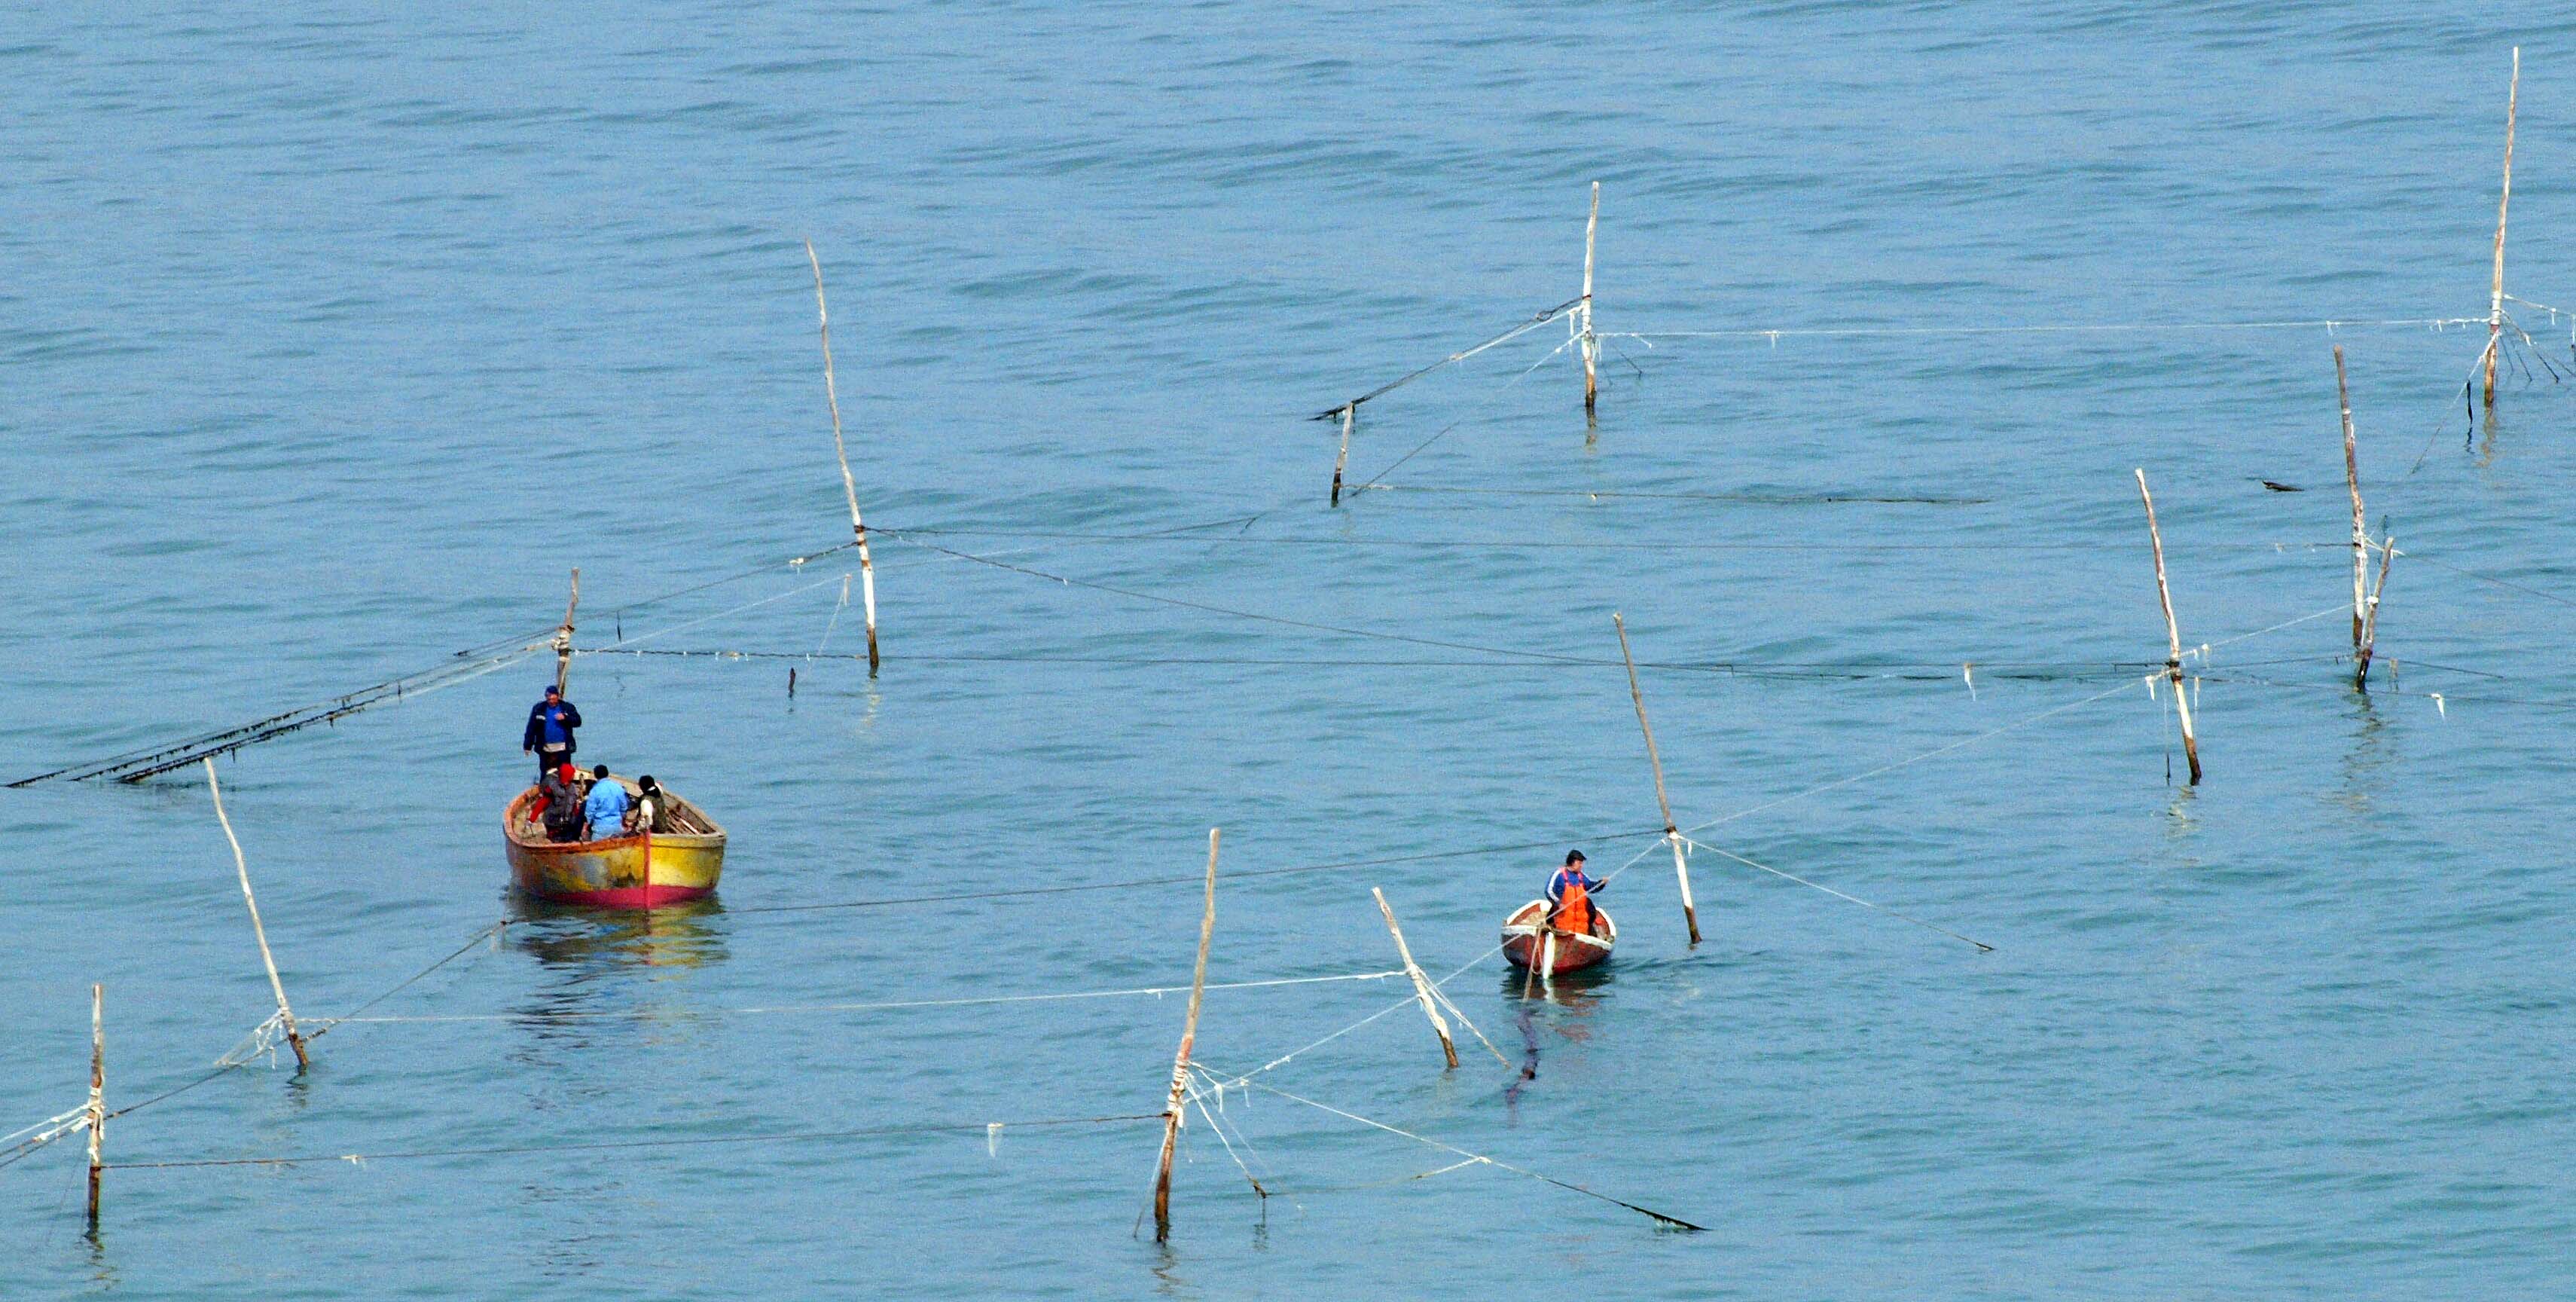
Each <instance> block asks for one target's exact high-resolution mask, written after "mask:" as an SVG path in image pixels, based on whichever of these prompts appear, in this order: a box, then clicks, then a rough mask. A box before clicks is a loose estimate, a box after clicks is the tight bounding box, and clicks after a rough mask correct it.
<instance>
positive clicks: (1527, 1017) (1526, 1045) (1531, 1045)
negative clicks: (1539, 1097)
mask: <svg viewBox="0 0 2576 1302" xmlns="http://www.w3.org/2000/svg"><path fill="white" fill-rule="evenodd" d="M1520 1027H1521V1075H1520V1079H1518V1080H1516V1081H1513V1082H1512V1083H1511V1084H1510V1085H1509V1086H1508V1087H1506V1088H1505V1089H1504V1090H1503V1102H1505V1103H1508V1104H1513V1105H1515V1106H1517V1105H1518V1104H1519V1103H1520V1101H1521V1091H1522V1090H1524V1089H1527V1088H1528V1087H1529V1083H1530V1082H1531V1081H1534V1080H1537V1079H1538V1009H1537V1008H1536V1007H1535V1006H1534V1005H1531V1004H1526V1003H1525V1004H1522V1005H1521V1011H1520Z"/></svg>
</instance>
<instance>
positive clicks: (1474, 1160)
mask: <svg viewBox="0 0 2576 1302" xmlns="http://www.w3.org/2000/svg"><path fill="white" fill-rule="evenodd" d="M1234 1079H1235V1082H1236V1083H1237V1084H1242V1085H1246V1086H1249V1087H1250V1088H1253V1089H1259V1090H1267V1091H1269V1092H1270V1093H1272V1094H1276V1095H1278V1096H1279V1097H1281V1098H1283V1099H1287V1100H1288V1101H1290V1102H1292V1103H1303V1104H1305V1105H1306V1106H1307V1107H1310V1108H1315V1109H1317V1110H1319V1111H1323V1112H1329V1113H1331V1114H1333V1115H1334V1116H1337V1117H1340V1118H1342V1119H1344V1120H1346V1121H1356V1122H1358V1123H1360V1124H1361V1125H1363V1126H1368V1127H1371V1128H1373V1129H1377V1130H1383V1131H1385V1132H1386V1133H1388V1134H1390V1135H1399V1136H1402V1137H1403V1138H1406V1139H1410V1140H1412V1141H1413V1142H1415V1143H1417V1144H1424V1145H1428V1146H1429V1147H1432V1148H1437V1149H1440V1150H1441V1151H1443V1152H1448V1153H1455V1154H1457V1155H1458V1156H1459V1157H1462V1158H1465V1159H1467V1160H1466V1162H1462V1163H1459V1164H1458V1165H1460V1166H1463V1165H1469V1164H1481V1165H1484V1166H1491V1167H1495V1168H1498V1169H1500V1170H1504V1171H1509V1172H1511V1173H1512V1174H1514V1175H1518V1176H1525V1177H1527V1178H1529V1179H1532V1180H1537V1181H1540V1182H1542V1183H1545V1184H1552V1185H1555V1186H1556V1187H1557V1188H1560V1189H1570V1190H1572V1191H1574V1192H1575V1193H1579V1194H1582V1195H1584V1196H1585V1197H1587V1198H1597V1199H1600V1200H1601V1201H1603V1202H1606V1203H1615V1204H1617V1205H1618V1206H1621V1207H1625V1208H1627V1209H1628V1210H1629V1211H1632V1212H1638V1213H1642V1214H1644V1215H1646V1216H1651V1217H1653V1218H1654V1219H1655V1220H1657V1221H1659V1222H1661V1223H1663V1224H1666V1225H1671V1226H1675V1227H1677V1228H1680V1229H1685V1230H1704V1229H1706V1228H1707V1227H1706V1226H1702V1225H1694V1224H1692V1223H1691V1222H1689V1221H1685V1220H1683V1219H1681V1218H1680V1217H1678V1216H1667V1215H1665V1214H1664V1213H1662V1212H1659V1211H1655V1210H1653V1209H1651V1208H1646V1207H1640V1206H1638V1205H1637V1204H1635V1203H1632V1202H1628V1201H1626V1200H1625V1199H1620V1198H1613V1197H1611V1196H1610V1195H1608V1194H1605V1193H1598V1192H1595V1191H1593V1190H1591V1189H1587V1188H1584V1187H1583V1186H1582V1185H1579V1184H1575V1183H1572V1182H1571V1181H1566V1180H1559V1179H1557V1178H1556V1177H1555V1176H1552V1175H1545V1174H1542V1173H1540V1172H1537V1171H1533V1170H1531V1169H1529V1168H1528V1167H1525V1166H1515V1165H1513V1164H1511V1163H1509V1162H1506V1161H1503V1160H1502V1159H1501V1158H1497V1157H1490V1156H1488V1155H1486V1154H1483V1153H1477V1152H1471V1151H1469V1150H1467V1149H1464V1148H1460V1147H1458V1146H1457V1145H1456V1144H1452V1143H1449V1142H1447V1141H1446V1140H1439V1139H1433V1138H1432V1137H1430V1136H1429V1135H1424V1134H1417V1133H1415V1132H1413V1131H1410V1130H1406V1129H1404V1128H1402V1127H1400V1126H1390V1125H1388V1124H1387V1123H1385V1122H1383V1121H1378V1120H1375V1119H1372V1118H1369V1117H1364V1116H1361V1115H1360V1114H1358V1113H1356V1112H1352V1111H1349V1110H1347V1109H1344V1108H1337V1107H1334V1106H1333V1105H1332V1104H1330V1103H1324V1102H1320V1101H1318V1100H1315V1099H1310V1098H1307V1097H1306V1096H1304V1095H1302V1094H1291V1093H1289V1092H1288V1091H1286V1090H1283V1089H1281V1088H1279V1087H1278V1086H1276V1085H1265V1084H1262V1083H1260V1082H1258V1081H1254V1080H1251V1079H1249V1078H1247V1077H1235V1078H1234ZM1442 1169H1443V1170H1455V1169H1457V1167H1456V1166H1451V1167H1444V1168H1442Z"/></svg>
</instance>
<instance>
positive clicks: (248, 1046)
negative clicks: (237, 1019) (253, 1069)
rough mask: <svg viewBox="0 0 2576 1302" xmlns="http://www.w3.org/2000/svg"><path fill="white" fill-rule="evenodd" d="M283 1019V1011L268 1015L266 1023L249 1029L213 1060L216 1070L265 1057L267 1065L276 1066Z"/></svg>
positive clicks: (283, 1027) (284, 1024)
mask: <svg viewBox="0 0 2576 1302" xmlns="http://www.w3.org/2000/svg"><path fill="white" fill-rule="evenodd" d="M285 1017H286V1014H285V1013H284V1012H283V1011H279V1012H274V1013H270V1014H269V1015H268V1020H267V1021H265V1022H262V1023H260V1024H259V1025H257V1026H254V1027H252V1028H250V1034H248V1035H245V1036H243V1037H242V1039H241V1043H239V1044H236V1045H234V1046H233V1047H232V1048H231V1049H230V1050H228V1051H226V1052H225V1054H224V1056H223V1057H220V1058H217V1059H215V1063H214V1065H215V1066H216V1067H218V1068H224V1067H241V1066H246V1065H248V1064H250V1063H254V1062H257V1061H259V1059H260V1058H261V1056H262V1055H265V1056H266V1057H267V1058H268V1065H269V1066H271V1067H274V1066H276V1065H277V1042H278V1040H279V1039H280V1038H281V1037H282V1036H284V1034H285V1032H286V1023H285V1021H284V1018H285ZM315 1034H317V1035H318V1034H320V1032H319V1031H316V1032H315Z"/></svg>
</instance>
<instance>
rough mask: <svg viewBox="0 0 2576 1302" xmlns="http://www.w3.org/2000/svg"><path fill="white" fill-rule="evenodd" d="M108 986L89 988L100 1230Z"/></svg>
mask: <svg viewBox="0 0 2576 1302" xmlns="http://www.w3.org/2000/svg"><path fill="white" fill-rule="evenodd" d="M106 996H107V987H105V986H102V985H98V984H95V983H93V984H92V985H91V986H90V988H89V1116H88V1118H87V1120H86V1121H84V1122H83V1124H84V1125H86V1126H88V1127H89V1227H90V1229H92V1230H96V1229H97V1228H98V1175H99V1172H101V1171H103V1170H105V1169H106V1167H104V1166H103V1165H101V1164H100V1162H99V1149H100V1147H101V1146H102V1145H103V1144H105V1143H106V1141H107V1019H106V1017H105V1012H106Z"/></svg>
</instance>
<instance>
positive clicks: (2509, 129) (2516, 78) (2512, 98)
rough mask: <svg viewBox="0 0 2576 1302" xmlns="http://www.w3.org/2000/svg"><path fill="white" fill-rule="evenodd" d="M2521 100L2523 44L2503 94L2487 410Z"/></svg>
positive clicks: (2499, 337) (2497, 348)
mask: <svg viewBox="0 0 2576 1302" xmlns="http://www.w3.org/2000/svg"><path fill="white" fill-rule="evenodd" d="M2521 100H2522V47H2521V46H2519V45H2517V46H2515V47H2513V82H2512V85H2511V87H2510V88H2509V89H2507V90H2506V91H2505V96H2504V190H2503V192H2502V193H2501V194H2499V195H2498V196H2497V197H2496V241H2495V284H2494V286H2493V287H2492V289H2491V290H2490V291H2489V293H2488V296H2487V393H2486V405H2487V410H2489V411H2493V410H2495V377H2496V354H2497V353H2499V352H2501V351H2503V349H2504V218H2505V212H2506V210H2507V209H2510V208H2511V207H2512V206H2513V119H2514V112H2515V110H2516V108H2517V107H2518V106H2519V105H2520V103H2521Z"/></svg>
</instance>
